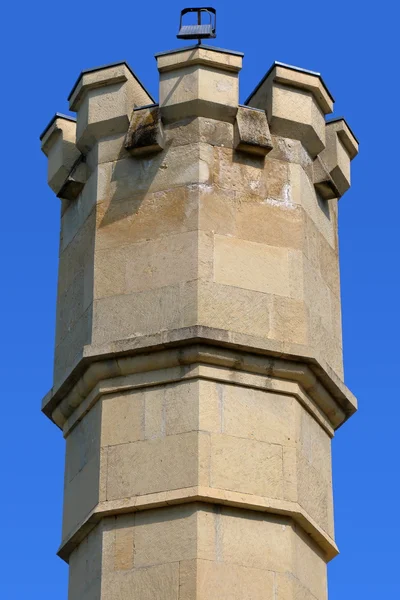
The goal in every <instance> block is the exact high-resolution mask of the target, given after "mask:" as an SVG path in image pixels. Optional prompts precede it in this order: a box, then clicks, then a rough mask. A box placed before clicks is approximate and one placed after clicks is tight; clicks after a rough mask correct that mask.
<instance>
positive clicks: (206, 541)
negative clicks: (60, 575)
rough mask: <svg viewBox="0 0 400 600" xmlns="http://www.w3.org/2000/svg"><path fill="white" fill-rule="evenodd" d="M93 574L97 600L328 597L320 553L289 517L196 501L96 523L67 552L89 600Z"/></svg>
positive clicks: (76, 585)
mask: <svg viewBox="0 0 400 600" xmlns="http://www.w3.org/2000/svg"><path fill="white" fill-rule="evenodd" d="M132 546H133V547H134V549H135V552H134V554H133V555H132ZM82 565H84V567H83V569H84V570H83V572H82ZM99 580H100V581H101V596H99V597H101V598H102V599H103V600H111V599H115V598H125V597H135V596H139V597H140V598H143V599H144V600H153V598H155V597H156V598H160V599H161V600H164V599H166V600H173V599H176V598H179V599H180V600H195V599H196V598H197V597H199V593H201V597H202V598H204V599H205V600H211V599H212V598H215V594H216V593H218V594H221V595H222V594H225V593H227V592H228V593H229V597H230V598H238V599H239V598H243V594H248V593H251V594H252V596H251V597H252V598H254V599H255V600H258V599H259V600H261V599H263V600H264V599H268V600H275V598H279V599H282V600H286V599H287V600H292V599H293V600H297V599H298V598H299V597H301V598H307V599H308V598H310V599H314V598H316V599H317V600H326V598H327V596H326V583H325V582H326V565H325V560H324V557H323V555H322V553H321V552H320V551H318V548H317V546H316V545H315V544H314V543H313V541H312V540H310V539H308V537H307V536H306V535H304V534H302V533H301V531H300V530H299V528H298V526H297V525H296V524H294V523H293V522H292V521H291V520H290V518H287V517H285V516H272V515H268V514H266V515H263V514H261V513H258V514H257V513H254V512H252V511H247V510H245V509H242V508H240V509H239V508H234V507H230V506H222V507H218V506H213V505H212V504H199V503H196V502H194V503H193V504H189V505H186V506H169V507H167V508H162V509H157V508H154V509H152V510H148V511H146V512H136V513H135V514H131V515H119V516H117V517H106V518H104V519H103V520H102V521H100V522H99V523H98V524H97V525H96V526H95V527H94V529H92V530H91V531H90V533H89V534H88V537H87V539H86V540H85V541H84V542H83V543H82V545H81V546H79V547H78V548H77V549H76V550H74V552H73V553H72V554H71V557H70V590H71V591H73V593H74V594H79V598H81V599H84V600H86V599H88V598H92V597H93V596H91V595H90V596H88V595H86V594H88V593H90V594H91V593H93V589H96V590H97V589H99V588H97V587H95V584H96V582H97V581H99ZM97 585H98V584H97ZM299 593H301V594H302V595H301V596H299ZM278 594H279V595H278Z"/></svg>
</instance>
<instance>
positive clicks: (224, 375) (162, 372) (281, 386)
mask: <svg viewBox="0 0 400 600" xmlns="http://www.w3.org/2000/svg"><path fill="white" fill-rule="evenodd" d="M190 352H192V359H191V358H190ZM179 354H180V357H179V358H178V360H177V356H174V355H173V350H169V351H164V352H159V353H157V355H156V354H153V355H151V357H149V356H147V357H146V356H144V357H136V358H132V359H123V358H122V359H120V360H119V362H118V366H119V369H118V371H119V372H118V374H115V375H114V376H113V367H114V368H115V369H117V365H115V364H114V365H112V364H109V365H108V367H109V369H108V375H109V378H108V379H101V380H99V381H97V382H96V383H95V385H94V386H93V387H92V388H91V389H90V391H89V392H88V393H87V395H85V397H83V396H81V395H80V392H81V393H83V394H84V390H79V389H78V388H74V389H73V390H72V391H71V393H70V394H69V395H68V396H66V397H65V398H64V399H63V401H62V402H61V403H60V404H59V406H58V407H57V408H56V409H55V410H54V412H53V414H52V419H53V421H54V422H55V423H56V424H57V425H58V426H59V427H61V428H62V429H63V433H64V437H67V436H68V435H69V434H70V432H71V431H72V430H73V429H74V428H75V427H76V425H77V424H78V423H79V421H81V420H82V418H83V417H84V416H85V415H86V414H87V413H88V412H89V410H91V409H92V408H93V406H94V405H95V404H96V403H97V402H98V401H99V400H100V399H101V398H102V397H103V396H107V395H108V394H116V393H125V392H128V391H133V390H139V389H144V388H148V387H155V386H163V385H166V384H171V383H176V382H183V381H186V382H188V381H189V380H206V381H214V382H216V383H227V384H235V385H237V386H238V387H243V388H252V389H259V390H262V391H264V392H270V393H274V394H282V395H287V396H292V397H293V398H295V399H296V400H297V401H298V402H299V403H300V404H301V405H302V407H303V408H304V409H305V410H306V411H307V412H308V413H309V414H311V416H312V417H313V418H314V419H315V420H316V421H317V422H318V424H319V425H320V426H321V427H322V428H323V429H324V430H325V432H326V433H327V434H328V435H329V436H330V437H331V438H332V437H333V435H334V427H333V426H332V421H333V422H334V423H335V424H336V423H340V422H341V421H343V420H344V419H345V415H344V413H343V412H342V410H341V409H340V408H339V407H338V406H337V404H336V403H335V401H334V400H333V399H332V397H331V396H330V395H329V394H327V392H326V391H323V390H321V388H318V386H314V388H315V389H314V388H310V385H309V383H310V381H311V382H313V381H314V380H315V377H314V376H313V374H312V373H311V371H310V370H309V369H308V367H305V369H304V372H303V373H301V372H300V371H299V370H297V371H296V365H294V364H293V363H290V362H287V363H286V362H285V363H284V362H283V361H279V359H278V360H274V361H273V366H271V368H270V369H268V370H267V369H262V368H261V369H258V367H259V365H255V364H254V363H253V364H252V365H250V364H248V363H247V364H246V362H245V361H243V365H242V366H243V369H237V368H236V367H232V365H234V364H235V365H236V364H237V363H238V362H239V361H240V358H239V359H238V358H237V357H235V356H231V357H229V356H225V357H223V356H222V355H221V356H219V357H216V356H215V355H214V357H212V356H211V354H210V351H209V350H208V349H207V348H206V347H204V348H203V353H202V349H201V348H200V347H197V348H195V347H192V348H190V349H189V351H188V352H187V353H186V354H185V355H184V354H183V353H182V352H180V351H179ZM231 354H232V353H231ZM192 360H194V361H196V360H199V361H201V362H192ZM102 366H103V367H104V371H106V369H107V366H106V365H105V364H104V363H103V364H102ZM258 370H259V371H262V374H261V373H257V372H256V371H258ZM271 371H273V372H274V375H275V376H271ZM114 373H116V371H114ZM92 375H93V373H92ZM295 379H297V380H295ZM299 380H301V383H300V382H299ZM87 383H88V382H87V381H86V384H87ZM305 388H307V389H308V393H307V392H306V391H305ZM316 396H317V397H318V398H317V400H316ZM324 409H325V411H326V412H327V413H328V414H329V417H328V416H327V415H326V414H325V412H324Z"/></svg>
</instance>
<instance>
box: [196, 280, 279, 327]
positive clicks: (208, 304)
mask: <svg viewBox="0 0 400 600" xmlns="http://www.w3.org/2000/svg"><path fill="white" fill-rule="evenodd" d="M271 304H272V298H271V296H270V295H269V294H264V293H262V292H257V291H253V290H246V289H243V288H238V287H235V286H229V285H223V284H217V283H213V282H207V281H200V282H199V283H198V305H197V322H198V324H199V325H205V326H207V327H215V328H216V329H225V330H230V331H236V332H238V333H246V334H248V335H256V336H258V337H268V335H269V332H270V316H271Z"/></svg>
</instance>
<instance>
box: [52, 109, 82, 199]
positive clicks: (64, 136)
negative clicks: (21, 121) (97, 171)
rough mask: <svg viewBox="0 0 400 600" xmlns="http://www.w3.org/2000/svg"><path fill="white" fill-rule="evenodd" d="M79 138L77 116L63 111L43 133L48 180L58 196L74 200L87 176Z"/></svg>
mask: <svg viewBox="0 0 400 600" xmlns="http://www.w3.org/2000/svg"><path fill="white" fill-rule="evenodd" d="M75 138H76V121H75V119H73V118H72V117H67V116H64V115H60V114H59V113H57V114H56V115H55V116H54V118H53V119H52V120H51V121H50V124H49V125H48V126H47V128H46V129H45V131H44V133H43V134H42V136H41V143H42V151H43V152H44V154H45V155H46V156H47V158H48V168H47V180H48V184H49V186H50V187H51V189H52V190H53V192H54V193H55V194H56V195H57V196H59V197H60V198H65V199H67V200H74V199H75V198H76V197H77V196H78V195H79V194H80V192H81V191H82V189H83V186H84V185H85V182H86V178H87V173H86V167H85V165H84V164H83V163H81V162H80V161H81V159H82V155H81V153H80V152H79V150H78V148H77V147H76V145H75V141H76V140H75Z"/></svg>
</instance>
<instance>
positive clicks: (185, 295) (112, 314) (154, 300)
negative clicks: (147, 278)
mask: <svg viewBox="0 0 400 600" xmlns="http://www.w3.org/2000/svg"><path fill="white" fill-rule="evenodd" d="M196 307H197V284H196V282H194V283H193V282H190V283H188V284H186V285H184V284H181V283H178V284H177V285H173V286H167V287H161V288H158V289H156V290H153V289H149V290H145V291H142V292H133V293H131V294H121V295H119V296H109V297H106V298H100V299H99V300H95V302H94V306H93V326H92V330H91V331H92V339H91V343H92V344H93V345H100V344H105V343H107V342H111V341H116V340H120V339H125V338H128V337H136V336H138V335H147V334H151V333H158V332H159V331H162V330H167V329H178V328H179V327H189V326H191V325H194V324H195V323H196V314H197V312H196V310H197V309H196Z"/></svg>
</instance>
